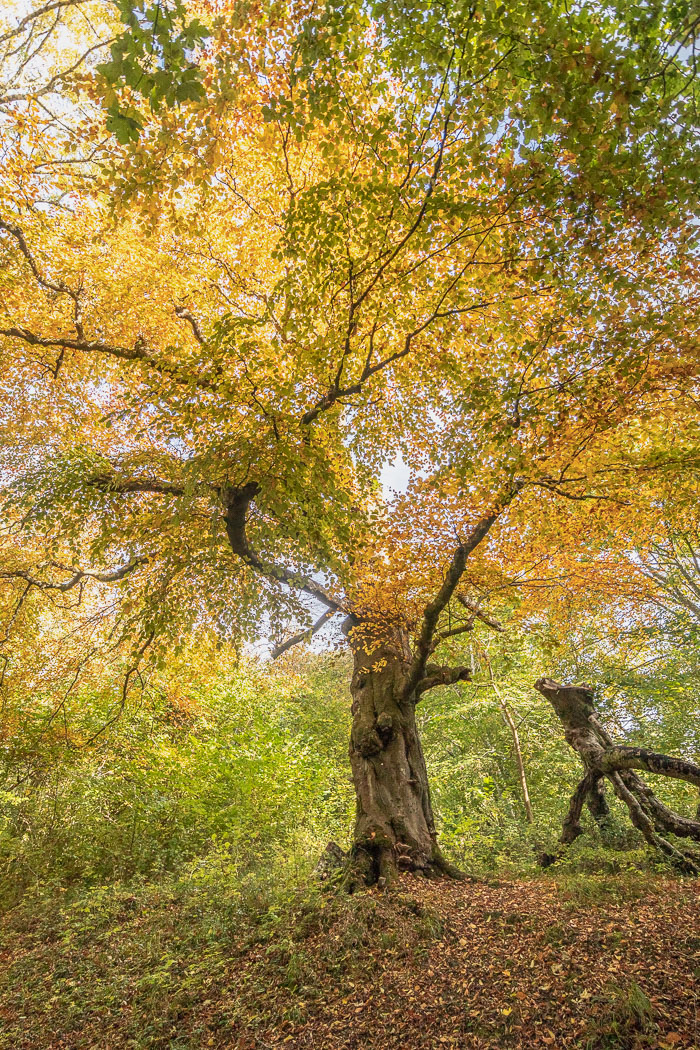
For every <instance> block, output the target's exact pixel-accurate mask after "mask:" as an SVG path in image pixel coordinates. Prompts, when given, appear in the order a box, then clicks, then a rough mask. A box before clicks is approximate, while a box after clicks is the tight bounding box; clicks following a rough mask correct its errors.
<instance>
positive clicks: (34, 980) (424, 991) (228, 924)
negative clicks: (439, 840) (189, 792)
mask: <svg viewBox="0 0 700 1050" xmlns="http://www.w3.org/2000/svg"><path fill="white" fill-rule="evenodd" d="M64 896H66V895H64ZM0 1047H1V1048H2V1050H54V1048H55V1050H58V1048H61V1050H96V1048H100V1050H121V1048H136V1050H145V1048H169V1050H185V1048H187V1050H200V1048H205V1047H206V1048H209V1047H213V1048H215V1050H217V1048H220V1050H223V1048H228V1050H233V1048H236V1050H238V1048H240V1050H253V1048H283V1047H284V1048H295V1047H299V1048H302V1047H318V1048H323V1050H335V1048H338V1050H341V1048H343V1050H346V1048H347V1050H350V1048H357V1050H359V1048H372V1047H377V1048H378V1047H382V1048H383V1050H389V1048H396V1050H398V1048H403V1050H414V1048H415V1050H418V1048H421V1050H428V1048H431V1050H440V1048H442V1047H445V1048H449V1047H460V1048H464V1050H470V1048H475V1050H476V1048H483V1050H486V1048H508V1047H512V1048H516V1047H522V1048H528V1050H529V1048H539V1047H542V1048H544V1047H557V1048H559V1047H562V1048H572V1050H573V1048H581V1050H584V1048H585V1050H613V1048H628V1050H641V1048H650V1050H652V1048H653V1050H670V1048H673V1050H691V1048H693V1050H694V1048H697V1047H700V886H699V885H698V884H697V883H694V882H691V881H678V880H672V879H667V878H662V877H658V876H650V875H648V874H646V873H642V872H639V873H636V872H628V873H626V874H621V875H615V874H608V875H600V874H597V875H586V876H576V877H572V876H560V877H559V879H558V880H556V881H555V880H554V879H542V878H539V879H534V880H526V881H524V880H514V881H504V882H501V883H496V882H490V883H487V882H469V883H452V882H443V881H440V882H427V881H425V880H422V879H416V878H410V877H407V876H406V877H403V878H402V879H401V881H400V884H399V885H398V887H397V888H396V889H395V890H394V891H392V892H391V893H389V894H384V895H382V894H380V893H378V892H377V891H368V892H366V893H361V894H358V895H356V896H354V897H346V896H343V895H341V894H339V893H337V892H336V891H334V890H332V889H330V890H329V889H326V890H320V889H318V888H315V887H313V885H311V884H310V885H309V887H308V888H307V889H305V890H303V891H300V890H298V889H296V890H295V889H290V890H288V891H286V892H282V893H281V892H280V891H279V887H278V886H275V880H274V876H273V875H272V874H271V875H270V877H269V879H268V880H267V881H265V880H264V879H261V878H260V876H259V875H256V876H255V877H252V876H251V877H250V878H249V879H247V880H246V879H245V878H244V879H243V880H240V879H239V880H235V881H234V880H230V881H227V879H226V877H225V871H223V870H222V871H220V872H219V873H218V875H217V877H212V875H211V873H209V874H208V875H207V877H206V878H201V879H199V880H198V879H197V878H195V877H194V876H193V875H191V876H190V877H189V878H188V879H186V880H183V879H181V880H179V881H170V882H167V881H162V882H160V883H150V884H149V883H141V884H138V883H132V884H130V885H128V886H121V887H119V886H117V887H107V888H100V889H97V890H92V891H90V892H83V893H81V894H80V895H79V896H76V897H75V898H74V899H72V900H64V902H63V903H61V904H56V903H55V900H54V901H52V900H51V899H50V897H49V896H47V898H46V899H44V900H41V899H40V898H38V897H36V896H35V897H33V898H32V899H29V898H27V899H25V900H24V901H23V903H21V904H20V905H18V906H17V907H16V908H14V909H13V910H12V911H10V912H9V913H8V914H7V915H6V916H5V917H4V919H3V920H2V925H1V927H0Z"/></svg>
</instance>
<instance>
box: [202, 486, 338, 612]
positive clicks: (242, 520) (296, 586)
mask: <svg viewBox="0 0 700 1050" xmlns="http://www.w3.org/2000/svg"><path fill="white" fill-rule="evenodd" d="M259 492H260V486H259V485H258V483H257V481H249V482H248V483H247V484H246V485H241V486H239V487H232V488H229V489H226V490H225V491H224V493H223V497H224V507H225V515H224V520H225V522H226V535H227V536H228V541H229V544H230V546H231V550H232V551H233V553H234V554H237V555H238V557H239V558H241V559H242V561H244V562H245V563H246V565H249V566H250V567H251V568H252V569H255V570H256V571H257V572H259V573H261V575H263V576H266V577H267V578H268V579H270V580H276V581H278V582H279V583H285V584H286V585H287V586H288V587H290V588H291V589H292V590H299V591H303V592H304V593H305V594H308V595H310V596H311V597H312V598H315V599H316V600H317V601H319V602H321V603H322V604H323V605H325V606H326V608H327V609H331V610H332V611H333V612H346V611H347V610H345V609H344V608H343V606H342V605H341V604H340V602H338V601H336V600H335V598H331V597H330V595H328V594H326V592H325V591H324V589H323V588H322V587H320V586H319V584H317V583H316V582H315V581H314V580H309V579H307V578H306V577H303V576H299V575H298V574H297V573H295V572H292V571H291V570H290V569H286V568H284V567H283V566H280V565H271V564H270V563H265V562H263V561H262V560H261V558H260V557H259V556H258V555H257V554H256V552H255V551H254V550H253V549H252V547H251V546H250V544H249V543H248V537H247V535H246V517H247V514H248V508H249V507H250V504H251V503H252V501H253V500H254V499H255V497H256V496H257V495H258V493H259Z"/></svg>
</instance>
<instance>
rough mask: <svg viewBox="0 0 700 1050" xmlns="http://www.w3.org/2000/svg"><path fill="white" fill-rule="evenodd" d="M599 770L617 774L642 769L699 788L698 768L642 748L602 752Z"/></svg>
mask: <svg viewBox="0 0 700 1050" xmlns="http://www.w3.org/2000/svg"><path fill="white" fill-rule="evenodd" d="M600 769H601V770H602V771H603V772H604V773H613V772H618V771H619V770H623V769H644V770H646V772H647V773H657V774H658V775H659V776H662V777H673V778H674V779H675V780H685V781H686V782H687V783H688V784H694V785H695V786H696V787H700V766H696V765H695V763H694V762H688V761H686V760H685V759H682V758H672V757H671V756H670V755H661V754H659V753H658V752H656V751H647V750H646V748H643V747H622V746H619V745H618V746H615V747H611V748H608V749H607V750H606V751H604V752H603V755H602V758H601V760H600Z"/></svg>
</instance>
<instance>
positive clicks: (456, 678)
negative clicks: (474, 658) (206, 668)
mask: <svg viewBox="0 0 700 1050" xmlns="http://www.w3.org/2000/svg"><path fill="white" fill-rule="evenodd" d="M471 676H472V673H471V668H469V667H446V666H445V665H443V664H426V667H425V677H424V678H421V680H420V681H419V682H418V685H417V686H416V687H415V692H416V695H417V696H421V695H422V694H423V693H427V692H428V690H429V689H435V688H436V687H437V686H439V685H454V683H455V682H469V681H471Z"/></svg>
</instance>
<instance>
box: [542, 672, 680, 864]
mask: <svg viewBox="0 0 700 1050" xmlns="http://www.w3.org/2000/svg"><path fill="white" fill-rule="evenodd" d="M535 688H536V689H537V690H538V691H539V692H540V693H542V695H543V696H544V697H546V699H547V700H549V702H550V703H551V705H552V707H553V708H554V710H555V711H556V713H557V715H558V716H559V719H560V721H561V723H562V725H563V726H564V735H565V736H566V740H567V742H568V743H569V745H570V746H571V747H572V748H573V749H574V751H576V752H577V754H578V755H579V756H580V758H581V761H582V762H583V767H584V776H583V779H582V780H581V781H580V783H579V784H578V787H577V788H576V791H575V792H574V794H573V796H572V799H571V803H570V805H569V811H568V813H567V815H566V817H565V819H564V823H563V827H562V834H561V838H560V843H561V844H562V846H565V845H568V844H569V843H571V842H573V841H574V839H575V838H577V837H578V836H579V835H580V834H581V833H582V828H581V823H580V820H581V813H582V810H583V806H584V804H585V803H587V804H588V806H589V809H590V811H591V813H592V814H593V816H594V818H595V819H596V820H597V821H598V822H599V823H601V822H604V821H605V819H606V818H607V814H608V807H607V803H606V801H605V796H604V793H603V783H604V780H607V781H608V782H609V783H610V784H611V785H612V788H613V791H614V792H615V794H616V795H617V797H618V798H619V799H621V801H622V802H624V803H625V805H626V806H627V809H628V812H629V816H630V820H631V822H632V823H633V824H634V826H635V827H636V828H638V829H639V831H641V833H642V835H643V836H644V838H645V839H646V841H647V842H648V843H649V844H650V845H651V846H653V847H655V848H656V849H659V850H661V852H662V853H664V854H665V855H666V856H667V857H669V858H670V860H671V861H673V863H674V864H676V865H677V866H678V867H680V868H681V869H682V870H683V871H686V872H688V873H689V874H693V875H698V874H700V856H698V854H697V853H694V852H693V851H692V850H688V849H683V848H681V847H677V846H675V845H674V844H673V843H671V842H669V841H668V839H666V838H665V835H667V834H669V833H670V834H673V835H675V836H676V837H678V838H688V839H692V840H694V841H695V842H700V821H698V820H691V819H690V818H689V817H683V816H681V815H680V814H679V813H675V812H674V811H673V810H671V809H669V808H668V806H666V805H664V803H663V802H661V800H660V799H658V798H657V797H656V795H655V794H654V792H653V791H652V790H651V788H650V787H649V785H648V784H647V783H646V782H645V781H644V780H643V779H642V778H641V777H640V776H639V775H638V774H637V773H636V770H637V769H642V770H645V771H646V772H649V773H656V774H658V775H660V776H666V777H673V778H675V779H677V780H684V781H686V782H687V783H689V784H694V785H695V786H696V787H700V766H696V765H695V764H694V763H693V762H687V761H685V760H684V759H680V758H672V757H670V756H668V755H660V754H657V753H656V752H653V751H647V750H646V749H645V748H641V747H623V746H620V745H616V744H615V743H614V742H613V741H612V740H611V738H610V736H609V735H608V734H607V732H606V731H605V729H604V728H603V726H602V725H601V724H600V722H599V721H598V718H597V715H596V710H595V707H594V704H593V690H592V689H591V688H590V687H589V686H586V685H568V686H567V685H561V684H560V683H559V682H555V681H553V680H552V679H551V678H540V679H538V681H537V682H535ZM553 859H555V858H553V857H548V858H547V861H548V862H551V861H552V860H553Z"/></svg>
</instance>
